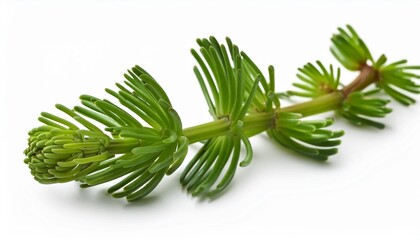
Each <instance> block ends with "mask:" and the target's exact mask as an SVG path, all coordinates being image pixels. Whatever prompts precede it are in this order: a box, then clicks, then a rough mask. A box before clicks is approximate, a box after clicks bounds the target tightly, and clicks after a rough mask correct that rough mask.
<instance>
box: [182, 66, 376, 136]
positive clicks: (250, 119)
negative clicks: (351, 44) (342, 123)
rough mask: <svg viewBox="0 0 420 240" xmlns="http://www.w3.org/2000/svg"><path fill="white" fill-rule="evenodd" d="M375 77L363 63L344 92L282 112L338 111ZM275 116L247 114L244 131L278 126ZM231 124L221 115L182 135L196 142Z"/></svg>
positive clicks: (250, 133) (226, 131) (225, 130)
mask: <svg viewBox="0 0 420 240" xmlns="http://www.w3.org/2000/svg"><path fill="white" fill-rule="evenodd" d="M376 80H377V74H376V71H375V70H374V69H373V68H372V67H370V66H368V65H364V66H362V67H361V69H360V74H359V76H358V77H357V78H356V79H355V80H354V81H353V82H351V83H350V84H349V85H347V86H345V87H344V88H343V89H342V90H341V91H337V92H332V93H329V94H327V95H324V96H321V97H317V98H315V99H313V100H310V101H307V102H303V103H298V104H295V105H292V106H288V107H283V108H280V109H279V111H280V112H293V113H300V114H302V115H303V116H305V117H306V116H311V115H315V114H319V113H323V112H327V111H331V110H335V109H337V108H338V107H340V106H341V104H342V102H343V101H344V100H345V99H346V97H347V96H348V95H349V94H350V93H352V92H355V91H360V90H363V89H364V88H366V87H367V86H369V85H370V84H372V83H374V82H375V81H376ZM275 117H276V116H275V114H274V112H273V111H272V112H263V113H251V114H248V115H247V116H245V118H244V120H243V122H244V126H243V130H244V132H245V134H246V135H247V136H254V135H256V134H258V133H261V132H264V131H266V130H267V129H270V128H273V127H275ZM230 127H231V121H230V120H229V119H228V118H222V119H219V120H215V121H212V122H208V123H204V124H201V125H197V126H194V127H189V128H185V129H184V130H183V134H184V136H185V137H187V138H188V139H189V141H190V143H195V142H200V141H204V140H207V139H210V138H214V137H218V136H223V135H226V134H229V133H230Z"/></svg>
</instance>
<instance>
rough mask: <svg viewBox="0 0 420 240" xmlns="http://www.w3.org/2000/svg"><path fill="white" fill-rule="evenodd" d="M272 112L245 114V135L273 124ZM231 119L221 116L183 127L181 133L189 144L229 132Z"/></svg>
mask: <svg viewBox="0 0 420 240" xmlns="http://www.w3.org/2000/svg"><path fill="white" fill-rule="evenodd" d="M274 119H275V118H274V113H273V112H271V113H267V112H264V113H252V114H249V115H247V116H245V118H244V120H243V122H244V126H243V131H244V132H245V134H246V135H248V136H250V135H255V134H258V133H261V132H264V131H265V130H267V129H269V128H271V127H273V126H274ZM230 127H231V121H230V120H229V119H228V118H222V119H219V120H215V121H212V122H208V123H204V124H200V125H197V126H194V127H189V128H185V129H184V130H183V134H184V136H185V137H187V138H188V140H189V142H190V144H191V143H196V142H200V141H204V140H207V139H210V138H214V137H218V136H223V135H226V134H228V133H229V132H230Z"/></svg>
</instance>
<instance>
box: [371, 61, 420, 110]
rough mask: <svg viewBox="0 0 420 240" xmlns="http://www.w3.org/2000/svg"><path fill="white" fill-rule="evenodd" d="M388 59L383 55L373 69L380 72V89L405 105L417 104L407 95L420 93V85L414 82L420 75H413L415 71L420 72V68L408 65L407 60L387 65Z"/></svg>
mask: <svg viewBox="0 0 420 240" xmlns="http://www.w3.org/2000/svg"><path fill="white" fill-rule="evenodd" d="M386 61H387V58H386V57H385V55H382V56H381V57H380V58H379V59H378V61H376V62H375V64H374V65H373V67H374V68H375V70H376V71H378V75H379V80H378V84H377V85H378V87H380V88H382V89H383V90H384V91H385V92H386V93H387V94H388V95H389V96H391V97H392V98H394V99H395V100H396V101H398V102H399V103H401V104H403V105H406V106H408V105H411V104H414V103H415V102H416V100H414V98H412V97H410V96H409V95H408V94H407V93H414V94H419V93H420V85H419V84H416V83H415V82H414V80H417V79H419V78H420V75H418V74H415V73H413V72H412V71H413V70H420V66H410V65H406V64H407V60H401V61H397V62H394V63H390V64H388V65H386Z"/></svg>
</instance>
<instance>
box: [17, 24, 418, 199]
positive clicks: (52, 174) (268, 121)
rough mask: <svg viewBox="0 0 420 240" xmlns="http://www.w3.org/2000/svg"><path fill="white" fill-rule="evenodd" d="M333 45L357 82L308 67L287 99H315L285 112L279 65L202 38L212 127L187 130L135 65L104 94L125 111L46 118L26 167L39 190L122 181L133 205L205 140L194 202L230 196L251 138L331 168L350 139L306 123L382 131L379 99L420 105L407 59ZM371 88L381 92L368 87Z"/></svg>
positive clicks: (353, 40) (190, 180) (78, 110)
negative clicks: (339, 121)
mask: <svg viewBox="0 0 420 240" xmlns="http://www.w3.org/2000/svg"><path fill="white" fill-rule="evenodd" d="M331 41H332V46H331V49H330V50H331V53H332V54H333V55H334V56H335V57H336V59H337V60H338V61H339V62H340V63H341V64H342V65H343V66H344V67H345V68H346V69H348V70H350V71H359V76H358V77H356V79H355V80H354V81H353V82H351V83H350V84H349V85H347V86H343V85H342V84H341V83H340V68H337V70H334V67H333V66H332V65H330V66H329V68H328V69H327V68H326V67H324V65H323V64H322V63H321V62H320V61H317V62H316V64H311V63H308V64H306V65H305V66H303V67H302V68H299V69H298V71H299V74H298V75H297V78H298V79H299V80H300V82H299V83H294V84H293V85H294V86H295V87H297V88H298V89H299V90H298V91H288V92H287V94H288V95H289V96H298V97H305V98H310V99H311V100H309V101H306V102H303V103H298V104H294V105H290V106H286V107H284V106H282V105H281V102H280V99H279V96H280V95H281V94H278V93H276V91H275V70H274V67H273V66H269V67H268V75H265V74H264V73H263V71H261V70H260V69H259V68H258V66H257V65H256V64H255V63H254V62H253V61H252V60H251V58H250V57H249V56H248V55H247V54H246V53H245V52H243V51H241V50H240V49H239V47H238V46H236V45H235V44H234V43H233V42H232V41H231V40H230V39H229V38H227V39H226V45H224V44H220V43H219V42H218V41H217V40H216V38H214V37H210V38H209V39H198V40H197V43H198V45H199V50H198V51H197V50H194V49H192V50H191V53H192V55H193V57H194V58H195V59H196V61H197V64H198V66H196V67H194V69H193V70H194V73H195V75H196V77H197V80H198V82H199V85H200V88H201V90H202V92H203V95H204V98H205V100H206V102H207V105H208V108H209V112H210V114H211V116H212V118H213V121H211V122H208V123H204V124H200V125H197V126H193V127H188V128H183V127H182V122H181V119H180V118H179V116H178V114H177V113H176V111H175V110H174V109H173V108H172V105H171V102H170V100H169V97H168V95H167V94H166V93H165V91H164V89H163V88H162V87H161V86H160V85H159V84H158V83H157V81H156V80H155V79H154V78H153V77H152V76H151V75H150V74H149V73H147V72H146V71H145V70H144V69H142V68H141V67H139V66H135V67H134V68H132V69H131V70H129V71H128V73H127V74H125V75H124V76H125V78H126V81H125V82H124V85H122V84H119V83H117V84H116V86H117V90H111V89H106V92H107V93H109V94H110V95H111V96H113V97H114V98H115V99H116V100H117V101H118V102H119V103H120V105H121V106H119V105H117V104H115V103H113V102H112V101H109V100H106V99H103V100H102V99H99V98H96V97H93V96H90V95H82V96H81V97H80V100H81V104H82V106H75V107H74V108H73V109H69V108H67V107H64V106H62V105H56V107H57V109H59V110H60V111H61V112H62V113H63V114H64V115H65V116H66V118H67V119H68V120H67V119H65V118H62V117H59V116H56V115H53V114H50V113H41V117H40V118H39V121H40V122H41V123H43V124H44V125H42V126H40V127H37V128H34V129H33V130H31V131H30V132H29V139H28V147H27V148H26V150H25V151H24V153H25V155H26V158H25V160H24V162H25V163H26V164H27V165H28V167H29V168H30V170H31V174H32V175H33V176H34V178H35V180H37V181H38V182H40V183H44V184H49V183H63V182H69V181H74V180H75V181H78V182H80V183H81V187H91V186H95V185H98V184H103V183H106V182H110V181H113V180H117V182H116V183H114V185H112V186H111V187H110V188H108V191H107V192H108V193H109V194H111V195H112V196H113V197H116V198H122V197H125V198H126V199H127V200H128V201H134V200H139V199H141V198H143V197H145V196H147V195H148V194H149V193H150V192H152V191H153V189H155V188H156V186H157V185H158V184H159V183H160V182H161V180H162V179H163V178H164V176H165V175H170V174H172V173H173V172H175V171H176V170H177V169H178V168H179V167H180V166H181V165H182V163H183V161H184V159H185V157H186V155H187V152H188V145H189V144H193V143H197V142H202V143H203V145H202V146H201V148H200V150H199V151H198V152H197V153H196V154H195V156H194V157H193V159H192V160H191V161H190V162H189V163H188V164H187V165H186V167H185V169H184V171H183V172H182V174H181V178H180V180H181V184H182V185H183V186H184V187H185V188H186V190H187V191H188V192H190V193H191V194H192V195H193V196H200V197H214V196H217V195H219V194H220V193H222V192H223V190H225V189H226V187H227V186H228V185H229V183H230V182H231V181H232V179H233V177H234V175H235V172H236V171H237V167H238V166H240V167H246V166H248V165H250V163H251V160H252V158H253V149H252V144H251V142H250V140H249V138H250V137H252V136H254V135H257V134H260V133H262V132H267V135H268V136H269V137H270V138H271V139H273V140H274V141H275V142H277V143H279V145H281V146H283V147H285V148H288V149H290V150H292V151H295V152H297V153H300V154H302V155H303V156H306V157H309V158H312V159H315V160H320V161H325V160H327V159H328V157H329V156H331V155H334V154H336V153H337V151H338V148H337V146H338V145H340V143H341V141H340V139H339V138H340V137H341V136H342V135H343V134H344V132H343V131H332V130H329V129H328V127H329V126H331V125H332V124H333V122H334V121H333V119H331V118H327V119H319V120H313V119H312V120H307V119H305V117H307V116H311V115H316V114H319V113H324V112H327V111H332V110H333V111H336V112H337V113H338V114H340V115H342V116H343V117H344V118H346V119H348V120H349V121H350V122H352V123H354V124H357V125H370V126H373V127H377V128H384V126H385V125H384V124H383V123H380V122H377V121H376V120H375V118H383V117H385V116H386V114H388V113H390V112H391V109H390V108H388V107H387V104H388V103H389V100H387V99H383V98H382V96H381V95H378V94H379V92H384V93H386V94H388V95H389V96H391V97H392V98H394V99H395V100H397V101H398V102H400V103H402V104H404V105H409V104H413V103H414V102H415V100H414V99H413V98H412V97H410V96H409V94H408V93H414V94H418V93H420V86H419V85H418V84H416V83H415V80H416V79H418V78H420V76H419V75H417V74H415V73H413V71H414V70H420V67H419V66H409V65H406V63H407V61H406V60H402V61H398V62H394V63H391V64H386V61H387V59H386V57H385V55H381V57H379V58H378V60H377V61H374V60H373V58H372V55H371V54H370V51H369V49H368V48H367V46H366V44H365V43H364V42H363V41H362V39H361V38H360V37H359V35H358V34H357V33H356V31H355V30H354V29H353V28H352V27H350V26H347V29H346V30H344V29H342V28H339V29H338V33H337V34H335V35H333V37H332V39H331ZM373 84H375V85H376V88H374V89H368V87H370V86H371V85H373ZM242 150H243V151H242ZM241 152H243V153H244V154H242V153H241Z"/></svg>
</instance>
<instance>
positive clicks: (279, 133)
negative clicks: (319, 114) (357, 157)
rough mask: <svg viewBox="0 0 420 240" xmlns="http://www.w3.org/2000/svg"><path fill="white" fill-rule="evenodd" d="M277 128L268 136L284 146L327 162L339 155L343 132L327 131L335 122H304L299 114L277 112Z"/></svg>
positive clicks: (327, 120) (269, 131)
mask: <svg viewBox="0 0 420 240" xmlns="http://www.w3.org/2000/svg"><path fill="white" fill-rule="evenodd" d="M276 119H277V120H276V128H275V129H269V130H267V133H268V135H269V136H270V137H271V138H272V139H274V140H275V141H276V142H277V143H279V144H281V145H282V146H284V147H286V148H289V149H291V150H293V151H295V152H297V153H300V154H302V155H304V156H307V157H310V158H312V159H315V160H321V161H325V160H327V159H328V157H329V156H331V155H334V154H336V153H337V148H335V146H338V145H340V143H341V141H340V140H338V139H337V138H339V137H341V136H342V135H343V134H344V132H343V131H336V132H334V131H331V130H327V129H325V128H326V127H328V126H330V125H331V124H332V123H333V122H334V121H333V120H332V119H326V120H302V115H301V114H298V113H288V112H281V111H278V112H277V117H276Z"/></svg>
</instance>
